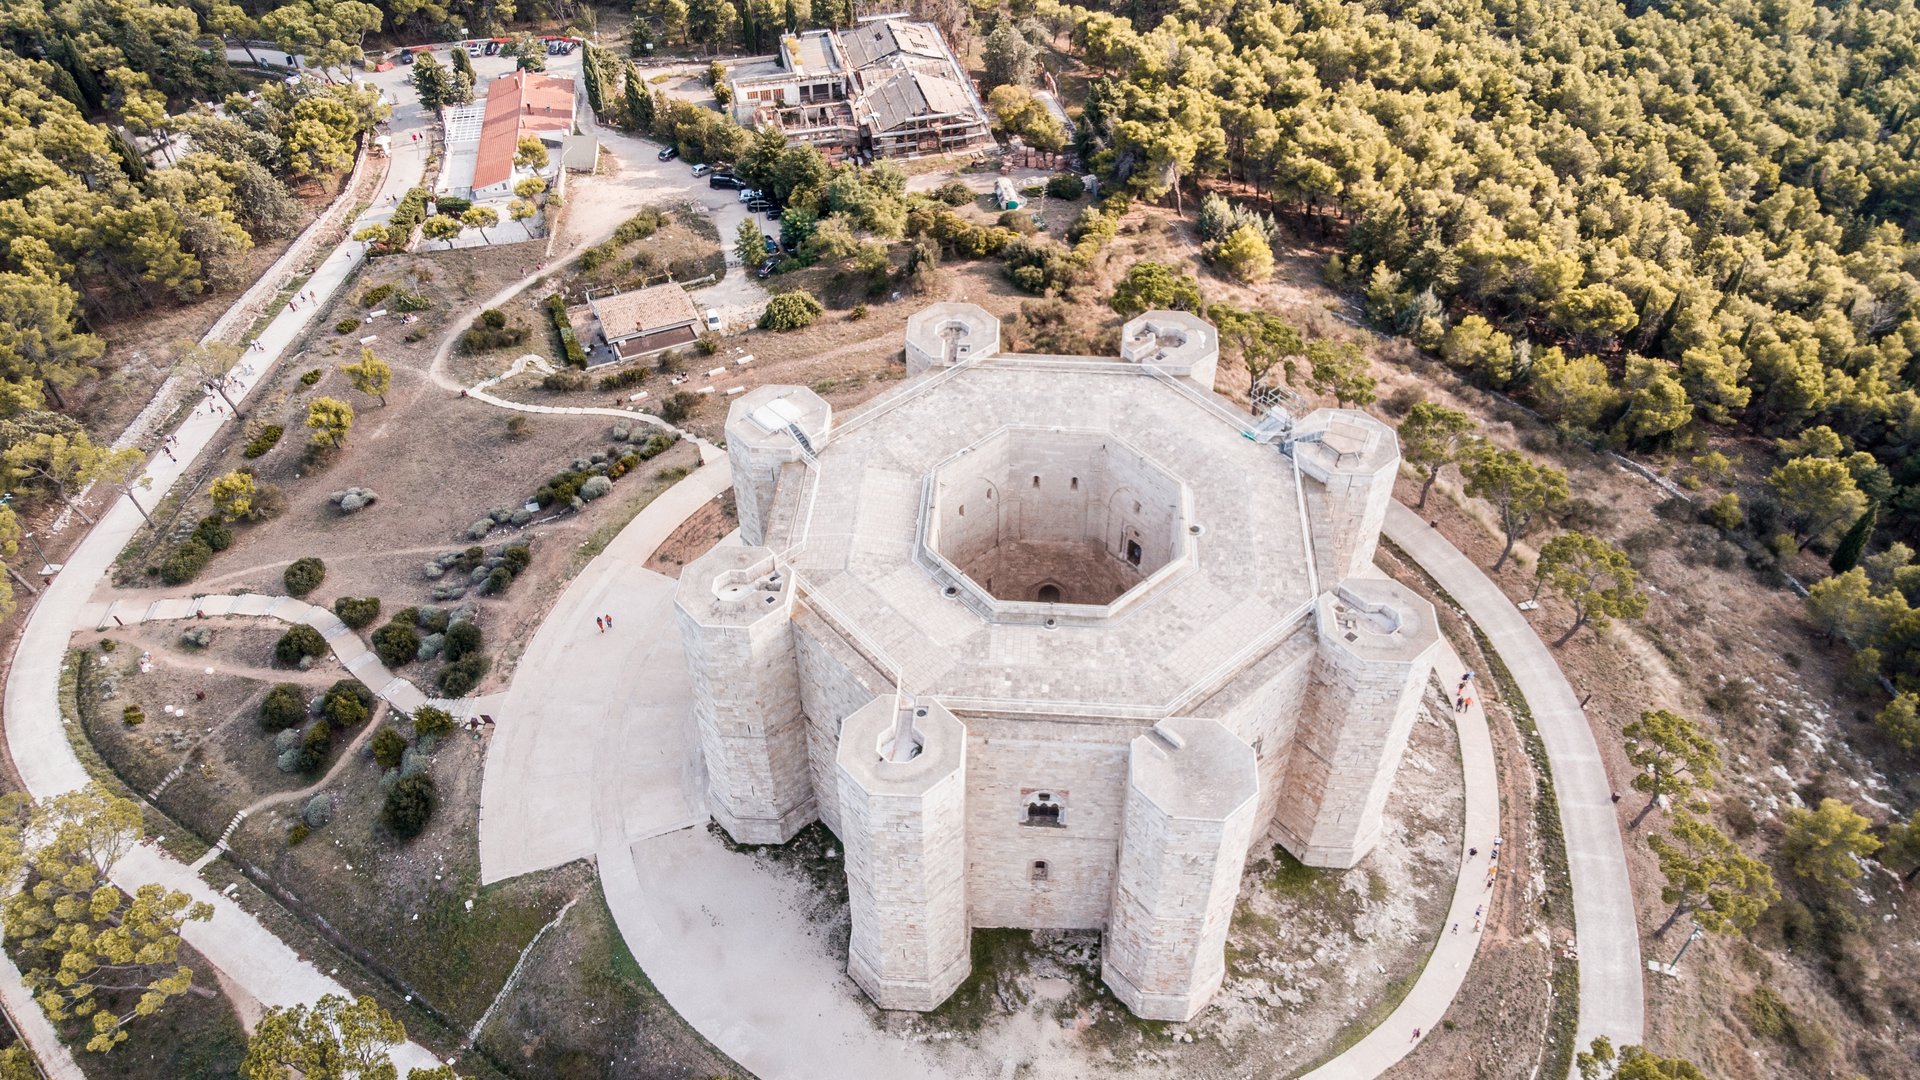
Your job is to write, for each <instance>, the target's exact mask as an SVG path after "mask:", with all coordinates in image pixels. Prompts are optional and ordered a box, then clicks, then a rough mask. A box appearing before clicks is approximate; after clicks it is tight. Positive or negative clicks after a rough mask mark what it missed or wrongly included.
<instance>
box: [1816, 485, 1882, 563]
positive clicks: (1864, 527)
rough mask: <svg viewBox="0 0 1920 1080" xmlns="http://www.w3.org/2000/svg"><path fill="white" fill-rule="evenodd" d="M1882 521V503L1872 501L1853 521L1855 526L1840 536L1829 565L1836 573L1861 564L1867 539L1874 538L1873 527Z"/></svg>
mask: <svg viewBox="0 0 1920 1080" xmlns="http://www.w3.org/2000/svg"><path fill="white" fill-rule="evenodd" d="M1879 521H1880V504H1879V503H1877V502H1870V503H1868V504H1867V508H1866V510H1865V511H1863V512H1862V513H1861V514H1860V516H1859V517H1857V518H1855V519H1854V521H1853V528H1851V529H1848V530H1847V535H1845V536H1843V537H1841V538H1840V543H1839V544H1838V545H1837V546H1836V547H1835V548H1834V549H1833V557H1832V558H1830V559H1828V560H1827V565H1828V566H1830V567H1832V568H1833V572H1834V573H1836V574H1844V573H1846V572H1847V571H1849V570H1851V569H1853V568H1854V567H1855V566H1858V565H1859V564H1860V555H1861V553H1862V552H1864V551H1865V550H1866V549H1867V541H1868V540H1871V539H1873V527H1874V526H1875V525H1876V524H1878V523H1879Z"/></svg>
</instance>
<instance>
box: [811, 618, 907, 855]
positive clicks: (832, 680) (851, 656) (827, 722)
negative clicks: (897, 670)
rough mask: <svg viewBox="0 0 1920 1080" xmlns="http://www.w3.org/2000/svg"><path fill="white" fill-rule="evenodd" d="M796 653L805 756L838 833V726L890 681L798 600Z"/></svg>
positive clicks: (821, 806) (823, 809)
mask: <svg viewBox="0 0 1920 1080" xmlns="http://www.w3.org/2000/svg"><path fill="white" fill-rule="evenodd" d="M794 656H795V659H796V660H797V661H798V663H799V671H800V707H801V709H802V711H804V712H805V713H806V717H807V756H808V761H809V771H810V774H811V776H812V782H813V790H814V792H815V806H816V808H817V810H818V811H819V814H820V820H821V821H823V822H825V823H826V826H827V828H829V829H832V830H833V832H834V835H835V836H843V835H844V834H842V833H841V831H840V781H839V766H838V764H837V763H836V760H835V757H836V755H837V754H838V753H839V749H840V725H841V723H842V722H843V721H844V720H846V718H847V717H849V716H852V715H853V714H854V713H855V712H857V711H859V710H860V709H861V708H863V707H865V706H866V704H867V703H868V702H870V701H872V700H873V699H874V698H876V697H880V696H883V695H884V696H886V697H887V698H889V699H891V698H892V696H893V685H892V684H891V683H889V682H888V681H887V679H886V678H885V677H884V676H882V675H881V674H880V672H878V671H876V670H875V669H874V667H873V665H872V664H869V663H867V661H866V659H865V658H864V657H862V656H861V655H860V654H859V653H858V652H855V651H854V650H853V648H852V647H851V646H849V645H848V644H847V643H846V642H845V641H844V640H842V639H841V638H840V636H839V635H838V634H837V633H835V632H834V630H833V628H832V627H830V626H828V625H827V624H826V623H825V621H823V620H822V619H821V618H820V617H819V616H817V615H815V614H813V613H812V612H811V611H809V610H807V608H806V605H805V604H804V603H802V604H801V605H800V606H799V608H798V610H797V612H796V614H795V618H794Z"/></svg>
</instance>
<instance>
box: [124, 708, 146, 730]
mask: <svg viewBox="0 0 1920 1080" xmlns="http://www.w3.org/2000/svg"><path fill="white" fill-rule="evenodd" d="M120 719H121V720H122V721H123V722H125V723H126V725H127V726H128V727H138V726H140V725H141V724H144V723H146V722H147V714H146V711H145V710H144V709H142V708H140V706H138V705H129V706H127V707H126V708H124V709H121V710H120Z"/></svg>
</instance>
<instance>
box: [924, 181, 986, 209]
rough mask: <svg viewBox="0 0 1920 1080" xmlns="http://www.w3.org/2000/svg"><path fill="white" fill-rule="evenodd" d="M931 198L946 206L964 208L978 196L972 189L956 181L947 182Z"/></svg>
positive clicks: (936, 189) (935, 190)
mask: <svg viewBox="0 0 1920 1080" xmlns="http://www.w3.org/2000/svg"><path fill="white" fill-rule="evenodd" d="M933 197H934V198H936V199H939V200H940V201H941V202H943V203H946V204H947V205H948V206H965V205H967V204H968V203H970V202H973V201H974V200H976V199H978V198H979V197H980V196H979V194H978V193H976V192H975V191H974V190H973V189H972V188H970V187H968V186H967V185H965V184H963V183H961V182H960V181H958V180H949V181H947V182H946V183H944V184H941V185H940V186H939V187H937V188H935V189H934V191H933Z"/></svg>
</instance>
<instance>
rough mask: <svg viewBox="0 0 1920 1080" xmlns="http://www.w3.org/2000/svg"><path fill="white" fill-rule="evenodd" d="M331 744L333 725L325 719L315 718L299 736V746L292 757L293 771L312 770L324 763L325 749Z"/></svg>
mask: <svg viewBox="0 0 1920 1080" xmlns="http://www.w3.org/2000/svg"><path fill="white" fill-rule="evenodd" d="M332 746H333V726H332V725H331V724H329V723H327V722H326V721H325V720H315V721H314V722H313V726H312V727H310V728H308V729H307V733H306V734H305V735H302V736H301V737H300V748H299V750H298V751H297V756H296V757H295V758H294V770H293V771H295V772H313V771H314V770H316V769H318V768H319V767H320V766H322V765H324V764H326V761H327V750H328V749H329V748H330V747H332Z"/></svg>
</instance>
